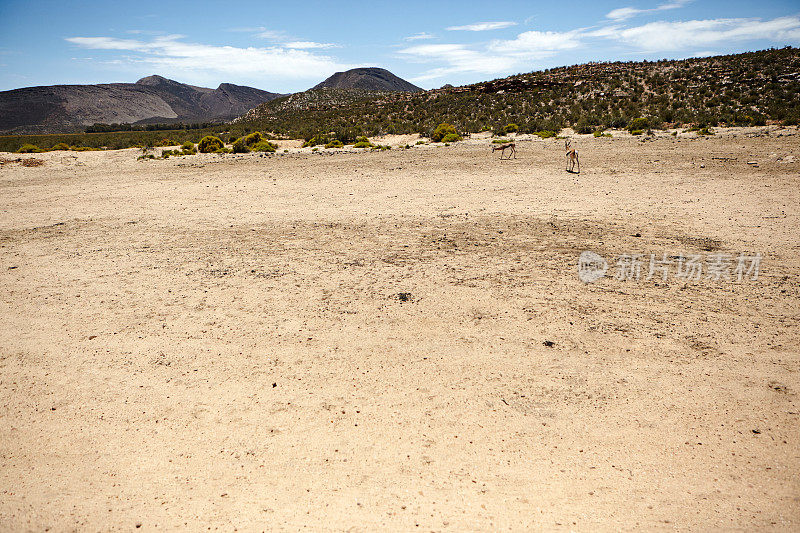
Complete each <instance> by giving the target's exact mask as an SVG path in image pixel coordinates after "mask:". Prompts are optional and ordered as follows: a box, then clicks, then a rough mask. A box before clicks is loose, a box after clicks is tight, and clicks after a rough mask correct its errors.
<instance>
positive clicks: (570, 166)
mask: <svg viewBox="0 0 800 533" xmlns="http://www.w3.org/2000/svg"><path fill="white" fill-rule="evenodd" d="M571 145H572V141H569V140H565V141H564V150H566V151H567V154H566V155H567V168H566V170H567V172H572V171H574V170H575V163H578V174H580V172H581V162H580V160H579V159H578V152H577V151H575V148H570V146H571Z"/></svg>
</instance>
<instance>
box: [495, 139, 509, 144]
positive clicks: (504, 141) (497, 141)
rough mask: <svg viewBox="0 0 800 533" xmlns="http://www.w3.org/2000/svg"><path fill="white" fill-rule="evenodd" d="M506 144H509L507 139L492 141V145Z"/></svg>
mask: <svg viewBox="0 0 800 533" xmlns="http://www.w3.org/2000/svg"><path fill="white" fill-rule="evenodd" d="M507 142H511V141H510V140H509V139H493V140H492V143H493V144H505V143H507Z"/></svg>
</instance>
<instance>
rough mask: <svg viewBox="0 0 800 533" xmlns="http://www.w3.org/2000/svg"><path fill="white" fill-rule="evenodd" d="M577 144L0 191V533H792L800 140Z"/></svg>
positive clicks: (105, 174)
mask: <svg viewBox="0 0 800 533" xmlns="http://www.w3.org/2000/svg"><path fill="white" fill-rule="evenodd" d="M393 140H394V141H395V142H398V139H393ZM414 140H415V139H413V138H409V139H400V140H399V142H401V143H403V144H405V142H408V141H410V144H413V142H414ZM390 141H392V139H390ZM284 144H286V146H297V144H296V143H295V144H291V143H284ZM573 146H575V147H576V148H577V149H578V151H579V154H580V158H581V163H582V166H583V172H582V173H581V174H580V175H575V174H569V173H566V172H565V171H564V162H565V161H564V156H563V141H561V140H547V141H544V140H540V139H538V138H537V139H535V140H524V139H520V140H518V142H517V148H518V158H517V159H516V160H511V161H502V162H501V161H498V159H497V158H498V155H497V154H494V155H491V154H490V153H489V152H488V141H487V140H485V139H473V140H469V141H466V142H464V143H458V144H455V145H452V146H449V147H437V146H432V145H424V146H414V147H412V148H411V149H410V150H398V149H397V148H395V149H394V150H392V151H390V152H371V153H336V154H330V155H328V154H327V153H326V152H328V151H325V150H323V151H322V152H320V153H313V154H312V153H311V152H310V151H309V149H299V148H296V147H294V148H291V149H290V152H289V153H285V154H284V153H280V154H277V155H274V156H272V157H261V156H259V155H256V154H247V155H241V156H234V155H225V156H220V155H198V156H191V157H185V158H171V159H169V160H166V161H146V162H138V161H136V156H137V155H138V153H137V152H136V151H134V150H122V151H114V152H88V153H78V154H75V153H70V152H51V153H47V154H35V155H33V156H20V157H23V158H27V157H36V158H39V159H42V160H44V164H43V165H42V166H39V167H24V166H22V165H21V164H20V163H7V164H3V165H2V166H0V213H2V215H1V216H0V317H1V318H2V325H0V529H2V530H8V531H12V530H13V531H23V530H33V531H41V530H45V529H46V528H48V527H49V528H51V529H53V530H57V531H65V530H73V529H80V530H89V531H92V530H108V529H123V530H135V527H136V526H137V525H140V527H141V529H140V530H153V529H156V528H158V529H187V530H191V531H200V530H208V529H210V530H224V531H230V530H234V529H239V530H248V531H249V530H266V529H281V530H296V529H301V528H304V527H307V528H310V529H312V530H321V529H325V530H344V529H354V530H362V531H370V530H375V529H388V530H404V531H417V530H419V531H423V530H424V531H430V530H433V531H442V530H478V529H480V530H487V529H488V530H526V529H533V528H543V529H548V530H552V529H556V530H559V529H561V530H582V531H596V530H612V531H615V530H620V529H622V530H635V529H651V530H652V529H655V530H667V529H670V530H671V529H679V530H708V529H712V530H713V529H761V530H763V529H768V530H769V529H772V530H781V531H797V530H798V529H799V528H800V475H798V472H800V423H799V421H800V405H799V404H798V393H800V374H799V373H798V370H799V367H798V363H800V297H799V296H800V284H799V282H800V237H798V235H799V232H800V220H799V219H798V216H800V135H798V132H797V131H796V129H794V128H791V129H785V130H777V129H774V128H773V129H771V130H770V131H769V132H768V133H762V130H732V131H728V132H720V133H718V135H716V136H714V137H711V138H707V139H698V138H696V137H694V136H687V135H682V136H679V137H677V138H674V137H671V136H668V135H662V136H660V137H659V138H657V139H656V140H654V141H652V142H641V141H639V140H637V139H636V138H632V137H630V136H626V135H618V136H615V138H612V139H607V138H599V139H595V138H592V137H591V136H576V138H575V139H574V140H573ZM282 148H283V147H282ZM14 157H17V156H16V155H13V156H12V154H4V155H3V158H5V159H13V158H14ZM0 159H2V158H0ZM748 162H756V163H757V165H755V164H748ZM583 250H593V251H595V252H597V253H599V254H600V255H602V256H603V257H605V258H606V259H607V260H609V263H610V265H609V271H608V273H607V275H606V277H605V278H603V279H601V280H599V281H598V282H596V283H593V284H584V283H583V282H581V281H580V280H579V278H578V275H577V260H578V255H579V254H580V252H581V251H583ZM664 252H667V253H668V254H669V255H677V254H680V253H683V254H685V255H686V254H702V255H703V257H706V256H707V255H709V254H715V253H717V254H718V253H727V254H731V255H733V256H736V255H738V254H740V253H742V252H744V253H747V254H755V253H761V254H762V257H763V258H762V261H761V265H760V275H759V277H758V279H757V280H749V279H745V280H743V281H741V282H738V281H736V279H734V280H732V281H726V280H720V281H717V280H714V279H707V278H706V276H705V272H704V274H703V279H700V280H684V279H680V278H678V277H677V276H676V275H675V268H676V267H673V270H672V271H671V272H670V273H669V278H668V280H667V281H666V282H664V281H662V279H660V277H659V276H656V277H655V278H654V279H651V280H649V281H647V280H646V279H645V277H646V273H647V270H648V264H647V262H648V261H649V254H650V253H655V254H657V256H659V258H660V257H661V255H662V254H663V253H664ZM626 253H642V254H646V258H645V265H644V267H643V272H642V277H641V279H640V280H638V281H636V280H623V281H620V280H617V279H614V277H613V276H614V275H615V274H616V271H617V268H616V266H617V265H616V258H617V257H618V256H619V255H621V254H626Z"/></svg>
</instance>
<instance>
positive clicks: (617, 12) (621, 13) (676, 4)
mask: <svg viewBox="0 0 800 533" xmlns="http://www.w3.org/2000/svg"><path fill="white" fill-rule="evenodd" d="M690 1H691V0H674V1H672V2H667V3H665V4H661V5H659V6H658V7H654V8H652V9H637V8H635V7H621V8H619V9H614V10H612V11H609V12H608V13H606V18H609V19H611V20H613V21H616V22H621V21H623V20H628V19H629V18H633V17H635V16H637V15H641V14H642V13H652V12H654V11H666V10H668V9H678V8H681V7H683V6H685V5H686V4H688V3H689V2H690Z"/></svg>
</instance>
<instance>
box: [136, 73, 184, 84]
mask: <svg viewBox="0 0 800 533" xmlns="http://www.w3.org/2000/svg"><path fill="white" fill-rule="evenodd" d="M163 83H178V82H177V81H175V80H170V79H168V78H165V77H164V76H159V75H158V74H153V75H152V76H147V77H145V78H142V79H140V80H138V81H137V82H136V85H161V84H163Z"/></svg>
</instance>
